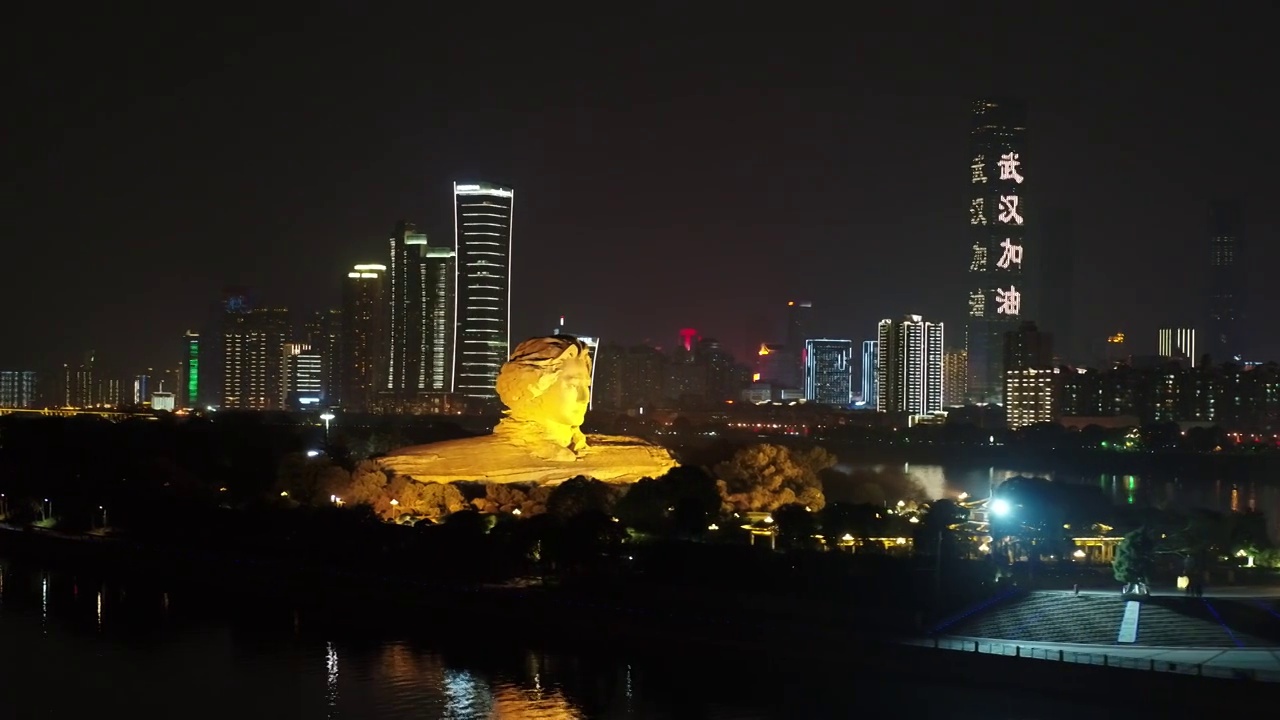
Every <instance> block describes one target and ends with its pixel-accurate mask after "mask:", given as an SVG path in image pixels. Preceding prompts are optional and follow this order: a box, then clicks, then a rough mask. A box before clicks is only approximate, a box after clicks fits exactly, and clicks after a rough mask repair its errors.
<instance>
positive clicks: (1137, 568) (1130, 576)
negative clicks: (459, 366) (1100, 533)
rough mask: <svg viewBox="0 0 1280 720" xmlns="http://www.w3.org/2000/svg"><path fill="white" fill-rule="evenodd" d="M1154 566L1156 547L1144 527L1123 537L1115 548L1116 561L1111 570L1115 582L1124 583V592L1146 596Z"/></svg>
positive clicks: (1113, 562)
mask: <svg viewBox="0 0 1280 720" xmlns="http://www.w3.org/2000/svg"><path fill="white" fill-rule="evenodd" d="M1155 564H1156V546H1155V543H1154V542H1153V541H1152V539H1151V535H1150V533H1148V532H1147V529H1146V528H1145V527H1140V528H1138V529H1137V530H1134V531H1133V532H1130V533H1129V534H1127V535H1125V536H1124V539H1122V540H1121V541H1120V546H1119V547H1118V548H1116V559H1115V560H1114V561H1112V563H1111V569H1112V571H1113V572H1114V574H1115V578H1116V580H1117V581H1119V582H1122V583H1124V592H1125V593H1129V592H1131V591H1134V590H1136V591H1138V592H1141V593H1143V594H1146V593H1147V592H1148V591H1147V584H1148V583H1149V582H1150V579H1151V571H1152V569H1154V568H1155Z"/></svg>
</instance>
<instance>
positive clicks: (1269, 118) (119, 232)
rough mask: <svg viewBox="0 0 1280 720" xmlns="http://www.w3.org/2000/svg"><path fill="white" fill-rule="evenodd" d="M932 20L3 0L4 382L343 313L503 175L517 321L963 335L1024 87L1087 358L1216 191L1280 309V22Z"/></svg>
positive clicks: (1149, 309) (1264, 292) (1175, 268)
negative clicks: (344, 293)
mask: <svg viewBox="0 0 1280 720" xmlns="http://www.w3.org/2000/svg"><path fill="white" fill-rule="evenodd" d="M935 5H936V6H939V7H940V6H941V5H942V4H941V3H936V4H934V3H926V4H919V5H917V6H914V7H907V6H906V5H901V7H902V8H903V9H902V10H899V11H895V12H894V13H887V12H882V13H880V14H867V12H866V11H864V10H862V9H858V10H856V11H855V9H854V8H853V6H846V7H844V9H842V10H839V11H838V12H837V13H836V14H835V15H830V14H829V11H830V10H832V9H834V8H836V7H838V6H824V7H826V10H823V11H821V12H818V11H817V10H815V11H813V12H808V11H804V14H803V15H799V14H797V15H796V16H791V17H788V16H787V15H786V14H779V12H780V11H779V10H778V7H779V6H770V5H761V6H759V10H758V11H755V12H759V13H760V14H759V15H756V16H752V15H750V14H749V13H750V12H753V11H751V10H750V8H749V7H748V6H726V8H727V9H726V10H725V12H724V14H721V15H719V16H717V17H712V16H707V17H691V16H688V15H686V14H684V13H675V12H673V13H671V14H668V15H665V16H657V15H653V16H649V17H645V18H626V19H609V20H600V21H589V20H588V19H584V18H583V17H580V16H579V17H576V18H571V19H565V18H555V19H551V18H550V17H549V16H544V17H542V18H539V16H537V15H536V14H533V13H534V12H535V11H536V10H537V9H538V8H532V10H530V11H525V12H524V13H523V16H522V17H516V16H514V15H511V14H507V13H505V11H503V10H501V8H502V7H503V5H501V4H489V5H486V6H484V7H483V8H481V10H482V12H477V13H475V14H460V13H456V12H453V11H451V12H450V14H441V13H431V14H427V13H423V14H420V15H415V16H399V15H393V14H382V15H376V14H373V13H364V14H359V15H357V14H351V15H346V16H341V15H327V16H325V15H320V14H317V15H315V16H311V17H268V16H262V15H255V14H244V15H240V16H237V17H228V18H221V19H219V18H200V17H195V16H193V17H191V19H189V20H186V23H187V24H181V22H180V20H182V19H181V18H179V19H174V18H168V19H164V18H157V17H150V16H137V17H126V16H122V15H119V14H116V15H109V16H108V15H104V16H90V15H85V14H82V13H81V11H79V10H76V11H75V12H72V11H71V10H70V9H65V8H64V11H63V12H62V14H61V15H60V16H54V15H49V16H44V17H38V16H35V15H32V14H30V13H29V12H28V13H25V14H24V13H19V14H18V15H16V16H13V17H11V18H10V20H9V21H8V22H6V26H7V27H6V28H5V29H4V30H3V31H0V32H3V34H4V37H3V45H4V48H3V50H0V52H3V61H4V63H3V64H4V66H5V67H4V70H3V73H4V75H5V85H4V88H5V89H4V96H5V100H4V105H5V111H4V112H3V113H2V114H0V116H2V118H3V119H2V120H0V122H3V125H4V126H3V141H2V142H0V153H3V156H2V157H0V160H2V164H3V183H2V184H0V207H2V211H0V257H2V258H3V264H4V268H5V279H4V281H3V282H2V283H0V300H3V306H4V308H5V311H4V312H3V313H2V314H0V368H37V369H38V368H42V367H45V366H47V365H49V364H53V363H61V362H64V361H76V360H77V359H78V358H79V356H80V355H81V354H82V353H83V352H84V351H85V350H88V349H90V348H94V349H96V350H97V351H98V358H99V362H100V363H104V364H106V365H109V366H111V367H115V368H119V369H120V371H121V372H136V371H139V370H141V369H142V368H144V367H147V366H160V365H165V366H168V365H173V364H176V362H177V357H178V350H179V348H178V344H179V338H180V336H181V334H182V332H183V331H185V330H187V329H188V328H197V327H198V326H200V325H201V324H202V322H203V321H204V319H205V317H206V316H207V314H208V312H209V308H210V305H211V304H212V303H214V302H216V301H217V299H218V298H219V296H220V293H221V290H222V288H223V287H225V286H228V285H233V284H242V285H247V286H250V287H252V288H254V290H255V291H256V294H257V296H258V297H259V299H260V301H261V302H262V303H263V304H270V305H287V306H289V307H291V308H295V309H297V310H301V311H309V310H312V309H320V308H323V307H330V306H335V307H336V306H337V305H338V303H339V297H340V282H341V279H342V278H343V277H344V275H345V273H346V271H347V270H348V269H349V266H350V265H351V264H353V263H356V262H362V261H365V262H368V261H374V262H385V257H384V255H385V252H386V251H385V248H386V240H385V238H386V237H387V236H388V234H389V232H390V230H391V228H392V226H393V224H394V223H395V221H396V220H397V219H399V218H406V219H410V220H413V221H416V222H418V223H419V226H420V227H422V228H423V229H425V231H426V232H427V233H428V235H429V237H430V238H431V239H432V240H433V241H439V242H442V243H451V241H452V232H453V228H452V212H451V205H450V202H451V194H450V192H451V182H452V181H453V180H455V179H458V180H471V179H479V180H489V181H493V182H498V183H503V184H509V185H510V186H513V187H514V188H515V189H516V203H515V220H514V237H515V248H514V263H515V271H514V272H515V276H514V282H513V292H514V298H513V304H514V335H515V336H516V337H515V338H513V339H519V337H522V336H527V335H532V334H538V333H545V332H546V331H547V330H549V329H550V328H551V326H552V325H553V324H554V322H555V320H556V319H557V318H558V316H559V315H561V314H566V315H568V317H569V325H570V327H571V328H574V329H579V331H582V332H593V333H598V334H601V335H603V336H605V337H606V338H616V339H621V340H626V341H639V340H643V339H646V338H648V339H652V340H653V341H654V342H658V343H661V344H666V345H669V344H671V342H672V341H673V340H674V339H675V337H676V333H677V331H678V329H679V328H681V327H695V328H697V329H699V330H700V331H701V332H702V334H703V335H705V336H713V337H718V338H720V339H721V340H723V341H725V342H726V343H727V344H728V345H729V347H730V348H731V349H733V350H735V351H736V352H738V353H739V354H743V355H745V352H746V351H747V349H748V348H749V347H751V346H752V345H753V344H754V343H758V342H759V341H761V340H765V339H774V338H778V337H780V336H781V335H782V328H781V312H780V310H781V308H782V307H783V306H784V304H785V301H786V300H788V299H810V300H812V301H813V303H814V305H815V306H816V308H818V324H819V330H821V331H822V332H823V333H825V334H828V335H832V336H836V337H849V338H852V339H854V340H861V339H864V338H869V337H871V336H872V334H873V332H874V325H875V322H876V320H878V319H879V318H882V317H887V316H897V315H901V314H903V313H906V312H914V313H920V314H924V315H926V316H931V317H936V318H939V319H943V320H946V321H947V322H948V323H949V327H948V335H949V337H950V339H951V340H952V341H953V342H956V343H958V342H961V339H962V337H963V336H962V334H961V328H960V327H959V325H958V322H959V321H960V319H961V317H962V313H963V311H964V308H965V302H966V288H967V283H966V277H965V272H964V271H965V268H966V265H967V262H968V244H969V239H968V236H967V235H966V232H965V231H966V227H967V226H966V222H967V201H966V192H967V189H968V123H969V101H970V100H971V99H972V98H974V97H975V96H979V95H995V96H1000V95H1007V96H1019V97H1025V98H1026V99H1027V100H1028V101H1029V103H1030V106H1031V117H1030V122H1029V135H1028V143H1029V146H1028V151H1027V153H1026V154H1025V156H1024V157H1023V162H1024V165H1023V172H1024V174H1025V176H1026V177H1027V182H1026V185H1025V193H1026V195H1027V197H1028V200H1027V201H1026V203H1027V211H1028V212H1027V218H1028V224H1029V231H1030V232H1031V233H1033V234H1032V235H1030V237H1031V238H1033V239H1034V237H1035V235H1034V233H1035V230H1034V224H1035V222H1036V216H1035V215H1034V213H1035V212H1036V210H1042V209H1046V208H1059V207H1060V208H1069V209H1071V210H1073V211H1074V213H1075V225H1076V240H1077V243H1076V249H1077V255H1076V261H1075V264H1076V276H1075V287H1074V293H1075V299H1076V304H1077V310H1076V318H1077V320H1076V323H1077V340H1076V344H1077V345H1080V346H1087V344H1088V342H1089V341H1090V340H1092V339H1093V338H1100V337H1102V336H1105V335H1106V334H1109V333H1111V332H1115V331H1121V330H1122V331H1125V332H1126V333H1129V334H1131V336H1132V337H1133V339H1134V341H1135V347H1134V350H1135V351H1138V352H1145V353H1153V352H1154V349H1155V330H1156V327H1157V326H1158V325H1160V324H1164V323H1196V322H1197V321H1198V320H1199V319H1200V317H1201V313H1202V308H1203V304H1204V302H1203V288H1204V287H1205V284H1206V283H1205V276H1204V268H1205V266H1206V264H1207V260H1208V241H1207V238H1206V229H1205V226H1206V221H1205V218H1206V205H1207V202H1208V201H1209V200H1210V199H1211V198H1213V197H1232V198H1236V199H1238V200H1239V201H1240V202H1242V203H1243V205H1244V208H1245V211H1246V216H1245V217H1246V223H1245V252H1246V253H1247V255H1246V257H1247V263H1248V266H1249V268H1250V270H1251V273H1250V278H1249V283H1250V287H1249V289H1250V292H1251V293H1252V297H1251V303H1250V304H1251V307H1252V308H1254V310H1253V313H1254V317H1255V318H1256V319H1259V320H1261V318H1262V316H1263V314H1264V311H1263V310H1262V308H1270V307H1272V306H1274V305H1275V304H1276V302H1277V300H1280V290H1278V289H1277V288H1276V285H1277V283H1274V282H1268V281H1269V279H1270V277H1269V273H1268V272H1267V271H1268V270H1269V269H1271V268H1274V267H1276V266H1277V261H1278V260H1280V249H1277V247H1276V245H1277V243H1276V242H1275V239H1276V238H1277V237H1280V235H1278V233H1277V230H1278V228H1277V217H1276V210H1275V209H1274V208H1275V198H1276V197H1280V181H1278V180H1277V177H1278V175H1277V173H1276V172H1275V167H1276V166H1277V164H1280V152H1278V151H1277V147H1278V145H1280V143H1278V141H1277V137H1276V129H1275V126H1276V123H1275V119H1274V118H1275V111H1274V109H1273V107H1274V106H1275V105H1277V98H1276V94H1277V91H1276V89H1275V84H1274V77H1273V76H1274V73H1275V70H1276V67H1277V65H1276V61H1275V54H1274V51H1273V50H1272V49H1271V44H1270V43H1271V40H1272V34H1273V33H1274V30H1275V27H1277V22H1278V21H1280V12H1276V11H1272V10H1264V9H1255V8H1256V7H1257V6H1260V5H1262V4H1261V3H1231V4H1229V7H1224V8H1222V9H1219V10H1215V11H1211V12H1192V11H1189V10H1182V9H1176V8H1172V7H1169V6H1161V5H1156V4H1152V5H1150V6H1146V5H1145V4H1144V5H1143V6H1142V7H1141V8H1138V9H1128V10H1117V9H1115V7H1114V6H1112V5H1103V4H1099V5H1096V6H1089V5H1081V4H1072V5H1070V6H1064V7H1070V8H1074V9H1075V11H1074V12H1069V11H1064V12H1060V13H1050V12H1048V11H1045V10H1040V9H1036V10H1032V8H1038V7H1039V4H1036V3H1021V4H985V3H957V4H954V5H963V6H964V7H965V9H966V11H964V12H962V11H961V10H957V9H954V8H953V9H950V10H946V11H944V12H942V13H941V14H939V12H938V7H935ZM950 5H952V4H948V6H950ZM1125 5H1130V4H1128V3H1126V4H1125ZM157 7H163V6H157ZM211 7H212V6H211ZM527 7H532V6H527ZM547 7H551V6H547ZM781 7H787V6H781ZM1088 7H1094V8H1095V9H1093V10H1089V9H1087V8H1088ZM1135 7H1136V6H1135ZM1246 7H1247V8H1249V10H1247V11H1246V10H1244V8H1246ZM743 8H746V10H744V9H743ZM165 11H166V12H173V13H176V14H178V15H187V14H188V11H186V10H180V9H178V8H167V9H166V10H165ZM191 12H194V10H192V11H191ZM317 12H318V11H317ZM797 12H799V10H797ZM743 13H748V14H743ZM1028 13H1036V14H1034V15H1031V14H1028ZM921 26H927V27H929V28H935V30H932V31H927V32H926V31H916V30H911V29H908V28H917V27H921ZM1037 252H1038V249H1037V248H1036V247H1035V245H1034V242H1029V243H1028V246H1027V258H1028V262H1030V261H1031V260H1032V257H1033V254H1035V253H1037ZM1029 283H1030V279H1029V280H1028V284H1029ZM1030 292H1035V290H1034V289H1031V290H1030ZM1032 312H1033V311H1032ZM1033 316H1034V315H1032V317H1033ZM952 323H955V325H951V324H952ZM1261 324H1262V327H1261V328H1260V331H1261V332H1266V333H1268V334H1270V333H1271V329H1272V324H1271V323H1270V322H1263V323H1261ZM1260 340H1265V342H1263V343H1260V345H1259V348H1258V350H1259V352H1258V353H1257V354H1258V355H1259V356H1260V357H1267V358H1271V357H1277V356H1280V343H1277V341H1276V340H1277V339H1276V338H1275V337H1270V338H1267V337H1263V338H1260Z"/></svg>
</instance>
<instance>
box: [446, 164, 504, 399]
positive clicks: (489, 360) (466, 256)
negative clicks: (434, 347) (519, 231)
mask: <svg viewBox="0 0 1280 720" xmlns="http://www.w3.org/2000/svg"><path fill="white" fill-rule="evenodd" d="M453 195H454V232H455V236H456V238H457V243H456V248H457V255H458V256H457V261H456V262H457V265H456V267H457V279H456V281H455V287H456V292H457V294H456V300H455V301H454V308H453V310H454V343H455V346H454V363H453V392H456V393H459V394H461V395H467V396H470V397H479V398H493V397H496V396H497V390H496V386H497V380H498V370H499V369H500V368H501V367H502V364H503V363H504V362H506V361H507V356H508V354H509V348H510V343H511V224H512V211H513V206H514V202H515V193H514V192H513V191H512V190H511V189H510V188H503V187H499V186H497V185H490V184H488V183H469V184H459V183H454V185H453Z"/></svg>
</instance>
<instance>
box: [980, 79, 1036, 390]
mask: <svg viewBox="0 0 1280 720" xmlns="http://www.w3.org/2000/svg"><path fill="white" fill-rule="evenodd" d="M1026 126H1027V107H1026V104H1025V103H1023V102H1021V101H1017V100H991V99H982V100H977V101H975V102H974V103H973V129H972V131H971V134H970V152H969V165H970V167H969V170H970V173H969V181H970V192H969V233H970V235H969V242H970V259H969V301H968V312H967V317H966V322H965V349H966V350H967V351H968V353H969V398H970V400H972V401H974V402H996V403H998V402H999V401H1000V395H1001V392H1002V390H1003V388H1002V382H1001V379H1002V378H1003V372H1002V370H1003V369H1002V368H1001V364H1000V361H1001V350H1000V347H1001V342H1002V340H1003V338H1004V333H1005V332H1007V331H1008V330H1010V329H1012V328H1014V327H1016V326H1017V323H1018V321H1019V320H1020V315H1021V313H1022V297H1023V294H1024V293H1025V292H1026V290H1027V288H1026V286H1025V284H1024V282H1023V273H1022V264H1023V260H1024V259H1025V258H1024V249H1025V243H1024V239H1023V230H1024V228H1025V227H1026V219H1027V217H1028V216H1027V207H1026V203H1025V202H1024V200H1025V195H1024V194H1023V180H1025V177H1024V176H1025V174H1026V171H1025V167H1024V162H1025V160H1026V158H1025V152H1024V150H1025V135H1026Z"/></svg>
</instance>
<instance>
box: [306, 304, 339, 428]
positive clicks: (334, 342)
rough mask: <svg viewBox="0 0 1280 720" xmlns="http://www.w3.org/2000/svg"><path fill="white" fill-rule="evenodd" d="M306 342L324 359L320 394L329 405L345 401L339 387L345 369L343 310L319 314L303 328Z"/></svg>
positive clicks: (317, 312)
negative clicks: (343, 358)
mask: <svg viewBox="0 0 1280 720" xmlns="http://www.w3.org/2000/svg"><path fill="white" fill-rule="evenodd" d="M302 333H303V338H304V339H305V341H306V344H307V345H308V346H309V347H310V348H311V352H313V353H315V354H316V355H318V356H319V357H320V394H321V397H322V398H323V399H324V402H325V404H326V405H329V406H335V405H338V404H339V403H340V401H341V395H342V392H341V388H340V387H339V383H338V375H339V370H338V369H339V368H340V367H342V310H338V309H330V310H317V311H316V312H314V313H312V314H311V317H309V318H308V319H307V321H306V322H305V323H303V326H302Z"/></svg>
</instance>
